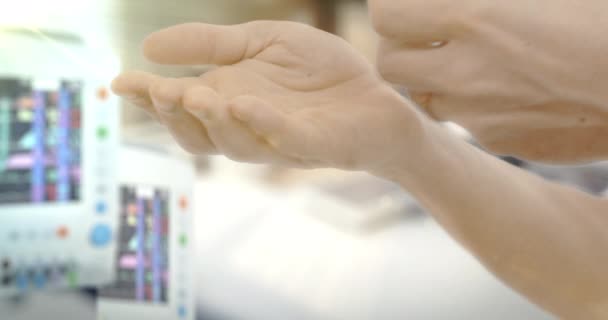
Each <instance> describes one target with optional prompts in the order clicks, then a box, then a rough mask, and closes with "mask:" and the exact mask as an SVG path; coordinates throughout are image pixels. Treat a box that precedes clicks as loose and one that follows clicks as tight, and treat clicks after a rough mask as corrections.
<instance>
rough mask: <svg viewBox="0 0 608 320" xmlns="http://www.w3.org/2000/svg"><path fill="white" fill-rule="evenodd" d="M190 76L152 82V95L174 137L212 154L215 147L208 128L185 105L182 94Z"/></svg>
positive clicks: (197, 151)
mask: <svg viewBox="0 0 608 320" xmlns="http://www.w3.org/2000/svg"><path fill="white" fill-rule="evenodd" d="M190 85H192V80H191V79H159V80H157V81H156V82H155V83H154V84H153V85H151V86H150V89H149V93H150V98H151V100H152V102H153V104H154V107H155V110H156V112H157V114H158V116H159V118H160V120H161V122H162V123H163V124H164V125H165V126H166V127H167V128H168V129H169V131H170V132H171V134H172V135H173V137H174V138H175V140H177V142H178V143H179V144H180V145H181V146H182V147H183V148H184V149H185V150H186V151H188V152H190V153H193V154H212V153H215V152H216V148H215V146H214V145H213V143H212V142H211V140H210V139H209V136H208V134H207V129H206V128H205V127H204V125H203V124H202V123H201V122H200V121H199V120H198V119H197V118H196V117H194V116H193V115H192V114H190V113H189V112H187V111H186V110H185V109H184V108H183V105H182V103H183V100H182V95H183V92H184V90H185V88H187V87H188V86H190Z"/></svg>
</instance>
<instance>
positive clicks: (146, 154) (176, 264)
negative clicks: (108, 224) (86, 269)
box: [98, 147, 195, 320]
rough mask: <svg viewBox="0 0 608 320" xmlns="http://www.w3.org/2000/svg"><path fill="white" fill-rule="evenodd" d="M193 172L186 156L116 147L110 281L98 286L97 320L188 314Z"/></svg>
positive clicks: (186, 316)
mask: <svg viewBox="0 0 608 320" xmlns="http://www.w3.org/2000/svg"><path fill="white" fill-rule="evenodd" d="M194 176H195V171H194V168H193V165H192V164H191V163H190V162H188V161H185V160H182V159H180V158H176V157H174V156H171V155H169V154H167V153H164V152H162V151H156V150H146V149H144V148H138V147H124V148H122V150H121V154H120V200H119V203H120V208H119V226H118V229H117V242H118V245H117V251H116V259H115V265H114V268H115V271H116V280H115V283H114V284H112V285H110V286H107V287H105V288H103V289H102V290H101V291H100V300H99V304H98V312H99V318H100V319H104V320H119V319H136V318H137V319H140V318H141V319H163V320H171V319H194V292H193V291H194V280H193V263H194V257H193V254H192V251H191V240H192V238H193V235H192V229H191V228H192V225H193V223H192V219H193V217H192V211H191V207H192V203H191V199H190V198H191V194H192V189H193V185H194Z"/></svg>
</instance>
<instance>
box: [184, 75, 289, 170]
mask: <svg viewBox="0 0 608 320" xmlns="http://www.w3.org/2000/svg"><path fill="white" fill-rule="evenodd" d="M183 101H184V108H185V109H186V110H187V111H188V112H189V113H191V114H192V115H194V116H195V117H196V118H197V119H198V120H199V121H200V122H201V123H203V124H204V126H205V127H206V128H207V132H208V135H209V137H210V139H211V141H212V142H213V144H214V145H215V146H216V148H217V149H218V151H219V152H220V153H222V154H224V155H226V156H227V157H229V158H231V159H233V160H237V161H244V162H253V163H262V162H264V163H266V162H272V163H282V162H285V161H284V160H285V159H283V157H281V156H280V155H279V154H278V153H277V152H276V151H274V150H273V149H272V148H271V147H270V145H269V144H268V143H267V142H266V140H264V139H263V138H262V137H261V136H259V135H258V134H256V133H255V132H254V131H252V130H250V129H249V128H248V127H247V126H246V125H245V124H244V123H242V122H241V121H239V120H238V119H236V118H235V117H234V116H233V115H232V114H231V112H230V108H231V106H232V105H235V104H248V103H250V101H249V99H248V98H247V97H237V98H234V99H233V100H232V101H229V102H226V101H225V100H224V99H223V98H221V97H220V96H219V95H218V93H217V92H215V91H214V90H213V89H211V88H208V87H205V86H201V85H199V86H192V87H190V88H188V89H187V90H186V91H185V92H184V97H183Z"/></svg>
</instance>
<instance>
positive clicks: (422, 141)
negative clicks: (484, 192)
mask: <svg viewBox="0 0 608 320" xmlns="http://www.w3.org/2000/svg"><path fill="white" fill-rule="evenodd" d="M374 96H375V97H374V100H373V102H372V104H373V106H374V107H375V108H377V109H378V110H379V112H378V113H381V114H383V115H384V116H383V119H382V120H381V121H378V122H381V124H382V128H381V132H382V134H381V135H380V143H379V144H378V149H375V150H371V151H369V152H366V153H368V154H369V155H370V156H371V159H370V160H369V161H366V163H368V165H367V166H366V167H365V168H364V170H365V171H368V172H370V173H371V174H374V175H376V176H379V177H383V178H387V179H391V180H394V177H395V175H397V174H399V175H402V174H403V173H407V172H409V171H411V170H415V168H420V167H426V166H428V165H429V164H430V162H432V160H433V158H434V153H435V149H436V147H434V146H433V145H435V144H436V140H437V139H438V137H439V136H440V132H438V131H442V130H443V129H442V128H441V127H440V126H439V125H438V124H437V123H436V122H435V121H433V120H431V119H430V118H428V117H427V116H426V115H424V114H423V113H422V112H421V111H419V110H418V108H417V107H416V106H415V104H414V103H413V102H411V101H410V100H408V99H406V98H404V97H403V96H401V95H400V94H399V93H397V92H396V91H395V90H393V89H392V88H390V87H389V86H386V87H384V88H381V89H380V90H378V94H375V95H374Z"/></svg>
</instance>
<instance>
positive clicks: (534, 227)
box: [375, 119, 608, 319]
mask: <svg viewBox="0 0 608 320" xmlns="http://www.w3.org/2000/svg"><path fill="white" fill-rule="evenodd" d="M421 122H422V123H423V126H422V128H423V130H422V131H423V132H422V133H420V135H419V136H416V137H415V140H416V142H415V143H414V145H415V146H416V149H415V150H414V149H412V148H408V145H407V141H406V142H405V143H404V145H403V146H402V147H401V148H402V150H403V161H402V162H401V163H402V165H400V166H393V167H389V168H384V169H382V170H376V172H375V173H376V174H378V175H380V176H383V177H386V178H389V179H392V180H394V181H397V182H399V183H400V184H401V185H402V186H403V187H404V188H405V189H407V190H408V191H410V192H411V193H412V194H413V195H414V196H415V197H416V198H417V199H418V200H419V201H420V202H421V203H422V205H423V206H425V207H426V208H427V209H428V210H429V211H430V212H431V213H432V214H433V216H434V217H435V218H436V219H437V220H438V222H439V223H440V224H441V225H443V227H444V228H445V229H446V230H447V231H448V232H449V233H450V234H451V235H452V236H454V237H455V238H456V239H457V240H458V241H459V242H461V243H462V244H463V245H464V246H465V247H467V248H468V249H469V250H470V251H472V253H473V254H475V255H476V256H477V257H478V258H479V259H480V260H481V261H482V262H483V263H484V264H485V265H486V266H487V267H488V268H489V269H490V270H492V271H493V272H494V273H495V274H496V275H497V276H498V277H500V278H501V279H503V280H504V281H505V282H507V283H508V284H509V285H511V286H512V287H514V288H515V289H517V290H518V291H520V292H521V293H523V294H524V295H526V296H528V297H529V298H531V299H532V300H533V301H535V302H536V303H538V304H540V305H541V306H543V307H545V308H547V309H548V310H550V311H552V312H554V313H556V314H558V315H559V316H561V317H564V318H567V319H605V318H607V317H608V271H607V270H608V269H607V268H608V206H607V205H606V202H605V201H604V200H601V199H598V198H594V197H592V196H589V195H587V194H584V193H582V192H579V191H577V190H574V189H571V188H567V187H564V186H561V185H557V184H553V183H550V182H547V181H544V180H542V179H541V178H539V177H537V176H534V175H531V174H529V173H527V172H525V171H523V170H520V169H519V168H516V167H513V166H510V165H508V164H506V163H504V162H502V161H500V160H499V159H496V158H495V157H492V156H490V155H488V154H486V153H484V152H482V151H479V150H477V149H475V148H474V147H472V146H470V145H468V144H467V143H465V142H463V141H461V140H460V139H459V138H457V137H454V136H452V135H451V134H450V133H448V132H446V131H445V130H443V129H442V128H440V127H439V126H438V125H436V124H435V123H432V122H430V121H427V120H424V119H423V120H422V121H421ZM410 145H411V143H410Z"/></svg>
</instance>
